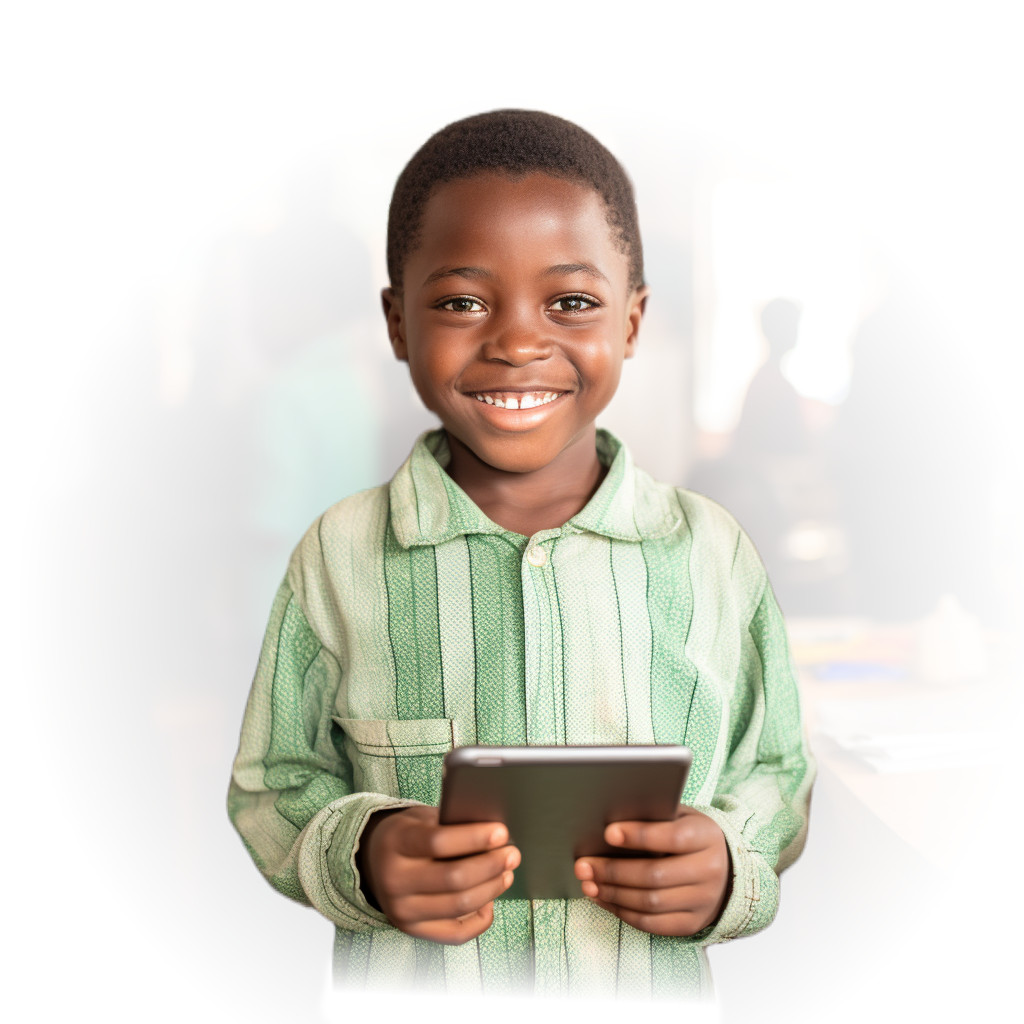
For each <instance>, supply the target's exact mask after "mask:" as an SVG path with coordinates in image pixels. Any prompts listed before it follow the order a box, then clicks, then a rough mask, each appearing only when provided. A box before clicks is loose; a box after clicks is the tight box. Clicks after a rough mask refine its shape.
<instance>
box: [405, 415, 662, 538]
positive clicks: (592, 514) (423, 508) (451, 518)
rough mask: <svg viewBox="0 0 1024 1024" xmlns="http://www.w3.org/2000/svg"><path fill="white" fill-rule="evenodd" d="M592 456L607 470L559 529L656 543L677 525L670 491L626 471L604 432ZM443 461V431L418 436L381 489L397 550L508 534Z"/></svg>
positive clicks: (628, 465)
mask: <svg viewBox="0 0 1024 1024" xmlns="http://www.w3.org/2000/svg"><path fill="white" fill-rule="evenodd" d="M597 456H598V458H599V459H600V460H601V462H602V463H603V464H604V465H606V466H607V467H608V472H607V474H606V475H605V478H604V480H602V481H601V486H600V487H599V488H598V489H597V492H596V493H595V494H594V496H593V498H591V499H590V501H589V502H587V504H586V505H585V506H584V508H583V509H581V510H580V512H579V513H578V514H577V515H575V516H573V518H572V519H570V520H569V522H567V523H566V524H565V525H564V526H563V527H562V528H561V530H555V531H551V532H552V533H563V534H568V533H588V532H589V533H597V534H601V535H602V536H605V537H611V538H614V539H615V540H627V541H642V540H652V539H654V538H657V537H664V536H665V535H666V534H669V533H671V532H672V531H673V530H675V529H676V528H677V527H678V526H679V525H680V523H681V522H682V514H681V512H680V509H679V505H678V502H677V500H676V499H675V495H674V488H672V487H670V486H668V485H667V484H659V483H656V482H655V481H654V480H652V479H651V478H650V476H648V475H647V474H646V473H645V472H644V471H643V470H641V469H637V468H636V467H635V466H634V465H633V459H632V457H631V456H630V454H629V450H628V449H627V448H626V446H625V445H624V444H623V443H622V442H621V441H620V440H619V439H618V438H617V437H615V436H614V435H613V434H611V433H609V432H608V431H607V430H598V432H597ZM450 459H451V453H450V451H449V448H448V438H447V436H446V434H445V432H444V431H443V430H430V431H427V432H426V433H425V434H422V435H421V436H420V437H419V438H418V439H417V441H416V444H415V445H414V446H413V449H412V452H411V453H410V455H409V458H408V459H406V460H405V462H404V463H403V464H402V466H401V468H400V469H399V470H398V472H397V473H396V474H395V476H394V478H393V479H392V481H391V485H390V488H389V493H390V498H391V525H392V528H393V529H394V531H395V537H396V539H397V540H398V543H399V544H401V545H402V547H404V548H410V547H417V546H421V545H427V544H443V543H444V542H445V541H448V540H451V539H452V538H453V537H458V536H462V535H465V534H468V533H493V534H501V535H508V536H516V535H515V534H510V533H509V531H508V530H505V529H504V528H503V527H501V526H499V525H498V524H497V523H495V522H492V521H491V520H490V519H488V518H487V516H485V515H484V514H483V512H481V511H480V509H479V508H477V506H476V505H475V504H474V503H473V501H472V499H470V497H469V496H468V495H467V494H466V492H465V491H463V490H462V488H461V487H459V485H458V484H457V483H455V481H454V480H452V478H451V477H450V476H449V475H448V474H447V473H446V472H445V471H444V467H445V466H447V465H448V462H449V460H450Z"/></svg>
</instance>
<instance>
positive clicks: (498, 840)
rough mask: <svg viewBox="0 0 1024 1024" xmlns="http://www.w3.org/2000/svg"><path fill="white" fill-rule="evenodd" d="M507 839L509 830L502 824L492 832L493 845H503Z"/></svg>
mask: <svg viewBox="0 0 1024 1024" xmlns="http://www.w3.org/2000/svg"><path fill="white" fill-rule="evenodd" d="M506 839H508V830H507V829H506V828H505V826H504V825H501V826H499V827H498V828H496V829H495V830H494V831H493V832H492V833H491V846H501V845H502V843H504V842H505V840H506Z"/></svg>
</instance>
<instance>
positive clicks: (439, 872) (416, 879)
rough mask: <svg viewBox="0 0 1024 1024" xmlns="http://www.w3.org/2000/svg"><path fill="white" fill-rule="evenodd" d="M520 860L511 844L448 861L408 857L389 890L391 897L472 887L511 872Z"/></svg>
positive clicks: (454, 890)
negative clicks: (504, 872)
mask: <svg viewBox="0 0 1024 1024" xmlns="http://www.w3.org/2000/svg"><path fill="white" fill-rule="evenodd" d="M521 861H522V855H521V854H520V852H519V850H518V849H516V847H514V846H502V847H499V848H498V849H497V850H489V851H487V852H486V853H474V854H470V855H469V856H468V857H455V858H452V859H449V860H432V861H424V860H422V859H418V858H417V859H407V860H405V861H404V863H403V865H402V870H401V872H396V875H395V877H394V878H393V882H392V885H391V887H390V892H391V894H392V895H394V896H410V895H423V894H424V893H438V892H458V891H461V890H464V889H472V888H473V887H474V886H476V885H480V884H481V883H482V882H486V881H488V880H490V879H493V878H499V877H500V876H501V873H502V872H503V871H514V870H515V869H516V868H517V867H519V864H520V863H521Z"/></svg>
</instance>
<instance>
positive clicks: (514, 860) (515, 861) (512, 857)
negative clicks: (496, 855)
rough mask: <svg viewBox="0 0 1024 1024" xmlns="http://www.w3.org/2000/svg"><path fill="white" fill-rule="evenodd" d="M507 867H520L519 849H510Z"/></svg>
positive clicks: (506, 860)
mask: <svg viewBox="0 0 1024 1024" xmlns="http://www.w3.org/2000/svg"><path fill="white" fill-rule="evenodd" d="M505 867H506V868H517V867H519V851H518V850H509V853H508V856H507V857H506V858H505Z"/></svg>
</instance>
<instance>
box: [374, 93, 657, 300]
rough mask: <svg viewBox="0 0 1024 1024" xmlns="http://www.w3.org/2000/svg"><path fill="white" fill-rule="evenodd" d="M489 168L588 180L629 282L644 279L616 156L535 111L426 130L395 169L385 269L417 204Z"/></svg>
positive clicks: (396, 255)
mask: <svg viewBox="0 0 1024 1024" xmlns="http://www.w3.org/2000/svg"><path fill="white" fill-rule="evenodd" d="M487 171H496V172H498V173H500V174H505V175H507V176H509V177H511V178H520V177H523V176H524V175H527V174H532V173H535V172H538V171H539V172H541V173H544V174H550V175H552V176H554V177H556V178H567V179H569V180H571V181H577V182H580V183H581V184H584V185H589V186H590V187H591V188H593V189H594V191H595V192H597V194H598V195H599V196H600V197H601V198H602V200H604V205H605V210H606V214H607V217H608V226H609V227H610V228H611V229H612V237H613V238H614V239H615V241H616V243H617V244H618V246H619V249H620V250H621V251H622V252H623V253H625V254H626V256H627V258H628V259H629V286H630V288H639V287H640V286H641V285H642V284H643V281H644V254H643V246H642V244H641V242H640V224H639V220H638V217H637V212H636V200H635V198H634V197H633V186H632V184H631V183H630V180H629V178H628V177H627V175H626V172H625V170H624V169H623V167H622V165H621V164H620V163H619V161H618V160H616V159H615V157H614V156H612V154H611V153H610V152H609V151H608V150H607V149H606V148H605V147H604V146H603V145H601V143H600V142H598V141H597V139H595V138H594V136H593V135H591V134H590V133H589V132H587V131H584V130H583V129H582V128H580V126H579V125H577V124H573V122H572V121H566V120H565V119H564V118H561V117H555V116H554V115H553V114H546V113H544V112H543V111H540V110H492V111H490V112H489V113H486V114H475V115H474V116H472V117H466V118H463V119H462V120H461V121H454V122H452V123H451V124H450V125H448V126H447V127H445V128H442V129H441V130H440V131H439V132H437V133H436V134H434V135H432V136H431V137H430V138H429V139H427V141H426V142H425V143H424V144H423V145H422V146H421V147H420V148H419V149H418V150H417V151H416V153H415V154H414V155H413V157H412V159H411V160H410V161H409V162H408V163H407V164H406V165H405V168H404V170H403V171H402V173H401V174H400V175H399V176H398V181H397V182H396V183H395V190H394V192H393V193H392V195H391V206H390V208H389V210H388V250H387V255H388V275H389V276H390V278H391V286H392V287H393V288H394V289H395V290H396V291H398V290H401V287H402V268H403V266H404V264H405V261H406V260H407V259H408V258H409V256H410V255H411V254H412V253H413V252H415V250H416V247H417V245H419V242H420V230H421V227H422V222H423V211H424V209H425V208H426V205H427V201H428V200H429V199H430V197H431V195H432V194H433V192H434V189H435V188H436V187H437V186H438V185H440V184H441V183H442V182H448V181H457V180H459V179H462V178H470V177H472V176H473V175H475V174H480V173H482V172H487Z"/></svg>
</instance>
